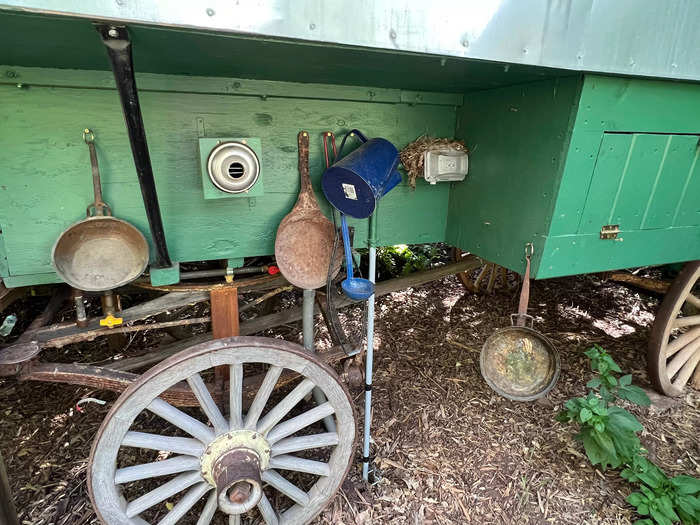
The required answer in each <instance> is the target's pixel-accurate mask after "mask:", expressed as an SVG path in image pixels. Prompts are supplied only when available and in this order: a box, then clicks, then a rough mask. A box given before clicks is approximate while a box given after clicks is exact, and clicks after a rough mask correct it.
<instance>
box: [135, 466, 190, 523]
mask: <svg viewBox="0 0 700 525" xmlns="http://www.w3.org/2000/svg"><path fill="white" fill-rule="evenodd" d="M200 481H203V479H202V476H201V475H200V473H199V472H190V473H187V474H180V475H179V476H178V477H176V478H173V479H171V480H170V481H168V482H167V483H164V484H163V485H161V486H160V487H158V488H156V489H153V490H152V491H150V492H147V493H146V494H144V495H143V496H140V497H138V498H136V499H135V500H134V501H132V502H130V503H128V504H127V506H126V515H127V517H129V518H133V517H134V516H138V515H139V514H141V513H142V512H143V511H144V510H146V509H150V508H151V507H152V506H153V505H156V504H158V503H160V502H161V501H163V500H166V499H167V498H169V497H170V496H174V495H175V494H177V493H178V492H181V491H183V490H185V489H186V488H188V487H191V486H192V485H194V484H195V483H199V482H200Z"/></svg>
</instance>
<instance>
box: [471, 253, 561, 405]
mask: <svg viewBox="0 0 700 525" xmlns="http://www.w3.org/2000/svg"><path fill="white" fill-rule="evenodd" d="M532 249H533V248H532V244H530V243H528V245H527V247H526V248H525V258H526V261H527V262H526V267H525V276H524V277H523V287H522V290H521V291H520V303H519V305H518V313H517V314H513V315H512V316H511V322H512V324H513V326H509V327H507V328H502V329H500V330H498V331H496V332H495V333H494V334H493V335H492V336H491V337H489V338H488V339H487V340H486V342H485V343H484V346H483V347H482V349H481V356H480V363H479V364H480V365H481V375H482V376H483V377H484V379H485V380H486V383H488V385H489V386H490V387H491V388H492V389H493V390H495V391H496V392H497V393H498V394H500V395H502V396H504V397H507V398H508V399H513V400H515V401H532V400H534V399H537V398H539V397H542V396H544V395H546V394H547V392H549V391H550V390H551V389H552V388H553V387H554V385H555V384H556V382H557V379H559V369H560V362H559V353H558V352H557V350H556V348H555V347H554V345H553V344H552V343H551V341H550V340H549V339H547V338H546V337H545V336H544V335H542V334H541V333H540V332H538V331H537V330H535V329H534V328H532V326H526V325H527V324H530V325H532V321H533V319H532V317H531V316H529V315H527V304H528V302H529V299H530V257H531V255H532Z"/></svg>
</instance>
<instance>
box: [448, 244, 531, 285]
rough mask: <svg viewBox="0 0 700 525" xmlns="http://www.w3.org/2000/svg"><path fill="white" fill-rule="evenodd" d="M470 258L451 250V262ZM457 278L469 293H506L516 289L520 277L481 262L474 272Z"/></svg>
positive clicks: (509, 271) (494, 265) (460, 251)
mask: <svg viewBox="0 0 700 525" xmlns="http://www.w3.org/2000/svg"><path fill="white" fill-rule="evenodd" d="M468 256H471V254H470V253H469V252H464V251H462V250H460V249H459V248H452V260H453V261H455V262H459V261H461V260H462V259H463V258H465V257H468ZM457 278H458V279H459V280H460V282H461V283H462V284H463V285H464V287H465V288H466V289H467V290H469V291H470V292H474V293H484V292H486V293H489V294H490V293H493V292H494V291H499V290H500V291H508V290H513V289H514V288H517V287H518V283H519V279H520V276H519V275H518V274H517V273H515V272H512V271H511V270H508V269H507V268H504V267H503V266H499V265H497V264H495V263H492V262H488V261H483V264H482V265H481V266H479V267H478V268H476V269H474V270H470V271H468V272H460V273H458V274H457Z"/></svg>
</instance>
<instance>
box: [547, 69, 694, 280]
mask: <svg viewBox="0 0 700 525" xmlns="http://www.w3.org/2000/svg"><path fill="white" fill-rule="evenodd" d="M699 116H700V84H692V83H683V82H664V81H658V80H642V79H625V78H614V77H600V76H586V77H585V82H584V85H583V89H582V91H581V96H580V100H579V104H578V112H577V115H576V122H575V125H574V128H573V130H572V132H571V139H570V147H569V152H568V155H567V159H566V166H565V169H564V172H563V174H562V179H561V182H560V186H559V188H560V189H559V191H558V192H557V200H556V205H555V208H554V213H553V216H552V225H551V228H550V230H549V235H548V237H547V241H546V245H545V249H544V254H543V258H544V260H543V262H542V264H541V265H540V267H539V268H538V273H537V275H538V277H541V278H546V277H556V276H560V275H571V274H576V273H587V272H597V271H607V270H613V269H618V268H628V267H631V266H643V265H652V264H666V263H672V262H681V261H688V260H693V259H698V258H700V166H699V164H700V163H698V151H699V145H700V143H699V139H700V118H699ZM606 224H619V226H620V234H619V236H618V239H617V240H604V239H601V238H600V229H601V227H602V226H603V225H606Z"/></svg>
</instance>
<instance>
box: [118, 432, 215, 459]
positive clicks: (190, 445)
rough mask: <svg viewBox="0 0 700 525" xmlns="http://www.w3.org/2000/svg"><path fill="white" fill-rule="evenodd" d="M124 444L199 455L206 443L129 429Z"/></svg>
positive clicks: (125, 445)
mask: <svg viewBox="0 0 700 525" xmlns="http://www.w3.org/2000/svg"><path fill="white" fill-rule="evenodd" d="M122 446H124V447H135V448H146V449H149V450H164V451H166V452H172V453H174V454H185V455H188V456H196V457H199V456H201V455H202V454H203V453H204V445H202V443H201V442H200V441H197V440H196V439H192V438H184V437H173V436H161V435H159V434H149V433H146V432H135V431H133V430H132V431H129V432H127V433H126V435H125V436H124V439H123V440H122Z"/></svg>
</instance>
